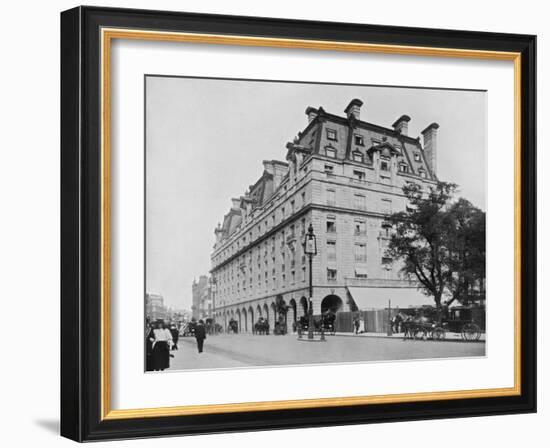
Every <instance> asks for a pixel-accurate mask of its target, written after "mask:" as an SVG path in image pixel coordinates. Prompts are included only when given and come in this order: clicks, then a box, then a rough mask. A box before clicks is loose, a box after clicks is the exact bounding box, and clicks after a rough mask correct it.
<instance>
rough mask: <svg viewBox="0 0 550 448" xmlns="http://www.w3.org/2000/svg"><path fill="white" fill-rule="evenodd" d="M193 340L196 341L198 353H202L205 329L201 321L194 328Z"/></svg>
mask: <svg viewBox="0 0 550 448" xmlns="http://www.w3.org/2000/svg"><path fill="white" fill-rule="evenodd" d="M195 339H196V340H197V349H198V350H199V353H202V347H203V345H204V340H205V339H206V328H205V327H204V322H203V320H202V319H200V320H199V323H198V324H197V326H196V327H195Z"/></svg>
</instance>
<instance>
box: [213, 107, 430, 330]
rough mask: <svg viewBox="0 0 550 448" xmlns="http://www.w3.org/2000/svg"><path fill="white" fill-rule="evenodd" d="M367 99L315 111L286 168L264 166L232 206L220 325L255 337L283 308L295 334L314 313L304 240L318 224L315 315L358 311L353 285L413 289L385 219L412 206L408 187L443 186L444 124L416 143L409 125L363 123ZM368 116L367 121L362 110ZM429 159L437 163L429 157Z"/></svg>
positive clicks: (220, 253)
mask: <svg viewBox="0 0 550 448" xmlns="http://www.w3.org/2000/svg"><path fill="white" fill-rule="evenodd" d="M362 106H363V103H362V101H360V100H357V99H354V100H352V101H351V102H350V104H349V105H348V107H347V108H346V109H345V114H346V115H345V116H338V115H333V114H331V113H328V112H326V111H324V110H323V108H321V107H319V108H313V107H308V108H307V110H306V115H307V117H308V124H307V126H306V127H305V129H304V130H303V131H302V132H300V133H299V134H298V136H297V137H296V138H295V139H294V141H293V142H292V143H288V144H287V145H286V150H287V152H286V162H280V161H275V160H273V161H264V162H263V165H264V171H263V173H262V175H261V177H260V178H259V179H258V181H257V182H256V183H254V184H253V185H250V186H249V189H248V190H247V191H246V192H245V194H244V195H243V196H241V197H240V198H234V199H232V206H231V209H230V210H229V212H228V213H227V214H226V215H225V216H224V219H223V223H221V224H219V225H218V227H217V228H216V229H215V235H216V243H215V246H214V251H213V253H212V256H211V261H212V270H211V274H212V276H213V279H214V283H215V284H216V307H215V310H214V314H215V317H216V320H217V321H218V322H220V323H222V324H225V325H227V322H228V321H229V319H231V318H234V319H236V320H237V321H239V322H240V328H241V331H251V329H252V326H253V324H254V322H256V321H257V320H258V318H259V317H266V318H267V319H268V320H269V321H270V322H271V324H272V325H273V322H274V316H275V303H276V299H277V297H282V298H283V300H284V301H285V302H286V304H287V305H289V306H290V310H289V314H288V322H289V326H290V324H291V323H292V321H293V320H295V319H297V318H299V317H300V316H301V315H304V314H305V313H306V312H307V303H308V299H307V298H308V296H309V290H308V287H309V271H308V269H309V268H308V266H309V265H308V260H307V257H306V256H305V255H304V253H303V247H302V242H303V240H304V236H305V232H306V231H307V228H308V226H309V224H310V223H312V225H313V228H314V232H315V235H316V236H317V248H318V254H317V256H315V257H314V258H313V265H312V277H313V286H314V289H313V298H312V304H313V312H314V314H319V313H321V312H323V311H325V310H326V309H329V308H331V309H334V310H346V311H349V310H354V309H355V308H356V306H358V304H357V303H356V300H355V298H352V296H351V294H350V290H349V288H350V287H353V288H354V291H357V290H358V289H357V288H369V289H368V291H375V289H376V288H386V289H385V290H384V291H385V292H386V293H387V294H388V296H389V297H390V298H391V288H409V289H410V291H411V295H410V296H411V302H412V303H411V305H414V304H415V303H413V302H414V300H416V299H415V298H417V297H418V295H419V292H418V291H417V288H416V285H415V284H414V283H412V282H411V281H409V280H408V279H402V278H400V277H399V275H398V271H399V266H398V265H397V263H394V262H393V261H392V260H390V259H387V257H386V256H385V248H386V246H387V244H388V241H389V236H390V234H389V232H390V229H389V228H386V227H384V218H385V216H387V215H388V214H390V213H393V212H396V211H400V210H404V209H405V207H406V206H407V204H406V200H405V197H404V195H403V191H402V187H403V186H404V185H405V183H407V182H415V183H420V184H422V185H425V186H426V187H428V186H430V185H433V184H434V183H435V182H436V181H437V178H436V166H435V161H436V132H435V131H436V130H437V128H438V127H439V126H438V125H437V124H436V123H432V124H431V125H429V126H428V127H427V128H426V130H425V131H424V132H423V135H424V138H425V145H428V147H429V152H428V153H427V152H426V150H425V148H424V147H423V146H422V144H421V142H420V138H412V137H410V136H408V135H407V134H408V122H409V121H410V117H408V116H406V115H402V116H401V117H400V118H398V119H397V121H396V122H395V123H394V124H393V127H392V128H387V127H383V126H379V125H375V124H372V123H368V122H366V121H362V120H361V119H360V117H361V112H362V111H361V108H362ZM363 115H365V113H364V111H363ZM428 156H429V159H428Z"/></svg>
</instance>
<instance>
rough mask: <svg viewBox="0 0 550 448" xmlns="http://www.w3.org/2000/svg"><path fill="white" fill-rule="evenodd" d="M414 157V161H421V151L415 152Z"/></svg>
mask: <svg viewBox="0 0 550 448" xmlns="http://www.w3.org/2000/svg"><path fill="white" fill-rule="evenodd" d="M413 157H414V161H415V162H420V161H421V159H420V153H419V152H415V153H414V154H413Z"/></svg>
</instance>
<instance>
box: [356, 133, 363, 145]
mask: <svg viewBox="0 0 550 448" xmlns="http://www.w3.org/2000/svg"><path fill="white" fill-rule="evenodd" d="M353 140H354V141H355V144H356V145H358V146H365V140H364V139H363V136H362V135H357V134H356V135H354V136H353Z"/></svg>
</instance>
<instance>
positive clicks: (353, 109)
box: [344, 98, 363, 120]
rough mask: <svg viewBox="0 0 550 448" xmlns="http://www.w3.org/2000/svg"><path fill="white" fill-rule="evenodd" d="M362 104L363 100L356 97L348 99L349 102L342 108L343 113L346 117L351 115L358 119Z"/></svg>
mask: <svg viewBox="0 0 550 448" xmlns="http://www.w3.org/2000/svg"><path fill="white" fill-rule="evenodd" d="M362 105H363V101H361V100H359V99H357V98H354V99H353V100H351V101H350V103H349V104H348V107H346V108H345V109H344V113H345V114H346V115H347V117H348V118H350V117H351V116H352V115H353V116H354V118H356V119H357V120H359V119H360V115H361V106H362Z"/></svg>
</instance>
